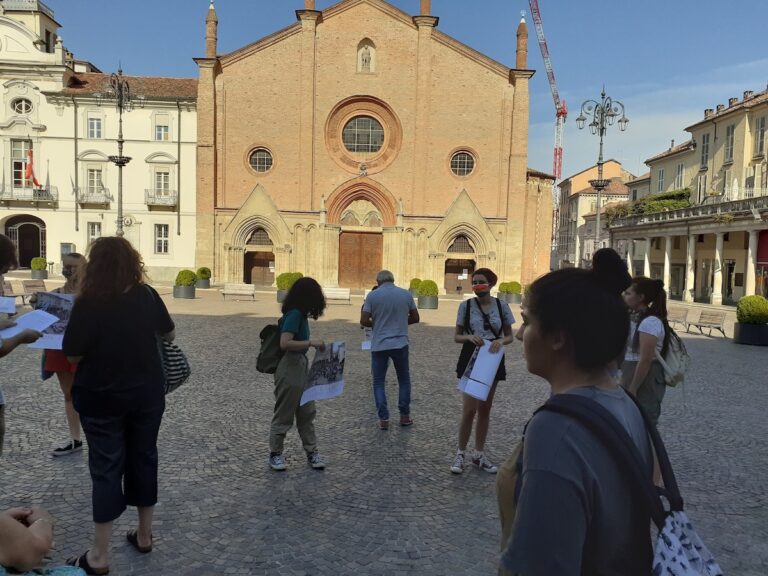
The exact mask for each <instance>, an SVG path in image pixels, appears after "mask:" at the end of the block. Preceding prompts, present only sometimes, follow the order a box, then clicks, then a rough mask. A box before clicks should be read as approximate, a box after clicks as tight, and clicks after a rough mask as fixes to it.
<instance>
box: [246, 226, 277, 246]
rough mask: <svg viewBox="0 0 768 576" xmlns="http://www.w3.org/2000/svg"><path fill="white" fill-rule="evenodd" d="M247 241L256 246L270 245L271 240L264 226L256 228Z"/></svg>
mask: <svg viewBox="0 0 768 576" xmlns="http://www.w3.org/2000/svg"><path fill="white" fill-rule="evenodd" d="M247 243H248V244H251V245H256V246H272V240H270V239H269V234H267V231H266V230H264V228H256V230H254V231H253V234H251V237H250V238H248V242H247Z"/></svg>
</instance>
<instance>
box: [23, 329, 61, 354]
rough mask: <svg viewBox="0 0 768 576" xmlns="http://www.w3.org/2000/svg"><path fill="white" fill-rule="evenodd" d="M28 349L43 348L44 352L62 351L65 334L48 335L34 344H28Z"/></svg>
mask: <svg viewBox="0 0 768 576" xmlns="http://www.w3.org/2000/svg"><path fill="white" fill-rule="evenodd" d="M27 347H28V348H41V349H43V350H61V349H62V348H63V347H64V335H63V334H46V333H43V337H42V338H40V339H39V340H36V341H35V342H32V344H27Z"/></svg>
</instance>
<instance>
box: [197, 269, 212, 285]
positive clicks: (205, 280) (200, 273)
mask: <svg viewBox="0 0 768 576" xmlns="http://www.w3.org/2000/svg"><path fill="white" fill-rule="evenodd" d="M210 287H211V269H210V268H206V267H205V266H203V267H202V268H198V269H197V282H195V288H210Z"/></svg>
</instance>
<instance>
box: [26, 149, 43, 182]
mask: <svg viewBox="0 0 768 576" xmlns="http://www.w3.org/2000/svg"><path fill="white" fill-rule="evenodd" d="M24 177H25V178H26V179H27V180H32V184H34V185H35V186H37V187H38V188H39V187H40V182H38V181H37V178H35V166H34V161H33V160H32V149H31V148H30V149H29V150H27V172H26V173H25V174H24Z"/></svg>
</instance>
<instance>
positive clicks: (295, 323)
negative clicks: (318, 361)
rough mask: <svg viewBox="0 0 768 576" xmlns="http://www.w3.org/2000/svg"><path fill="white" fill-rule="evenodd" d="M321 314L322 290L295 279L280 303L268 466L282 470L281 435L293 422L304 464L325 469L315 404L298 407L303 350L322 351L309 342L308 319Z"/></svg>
mask: <svg viewBox="0 0 768 576" xmlns="http://www.w3.org/2000/svg"><path fill="white" fill-rule="evenodd" d="M324 311H325V296H324V295H323V289H322V288H320V285H319V284H318V283H317V281H316V280H315V279H314V278H309V277H304V278H299V279H298V280H297V281H296V282H295V283H294V285H293V286H291V289H290V290H289V291H288V294H287V295H286V297H285V300H284V301H283V308H282V312H283V316H282V318H280V320H279V322H278V327H279V329H280V349H281V350H282V351H283V353H284V354H283V357H282V358H281V359H280V363H279V364H278V365H277V370H276V371H275V411H274V414H273V416H272V426H271V427H270V430H269V466H270V467H271V468H272V470H278V471H281V470H285V469H286V468H287V465H286V463H285V457H284V456H283V443H284V442H285V435H286V434H287V433H288V430H290V429H291V427H292V426H293V421H294V419H295V420H296V429H297V430H298V432H299V436H300V437H301V442H302V444H303V445H304V451H305V452H306V453H307V462H308V463H309V465H310V466H312V468H314V469H315V470H322V469H324V468H325V463H324V462H323V459H322V458H321V457H320V452H318V451H317V438H316V436H315V423H314V420H315V403H314V402H307V403H306V404H304V405H303V406H299V402H301V395H302V394H303V393H304V389H305V388H306V385H307V351H308V350H309V349H310V348H316V349H318V350H324V349H325V342H323V341H322V340H310V338H309V322H308V320H307V319H308V318H309V317H312V318H314V319H315V320H317V319H318V318H319V317H320V316H322V314H323V312H324Z"/></svg>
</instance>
